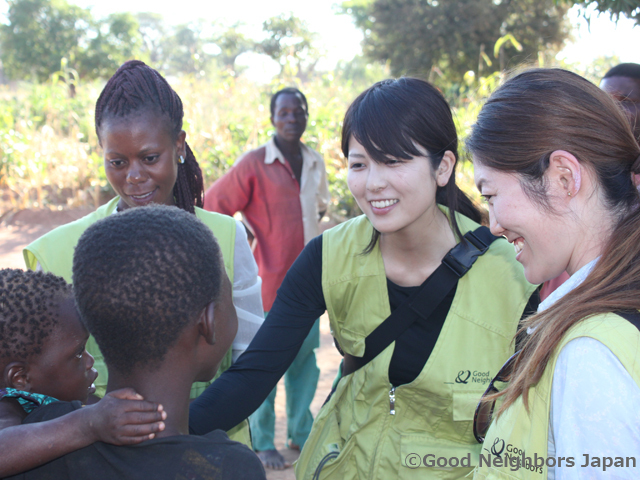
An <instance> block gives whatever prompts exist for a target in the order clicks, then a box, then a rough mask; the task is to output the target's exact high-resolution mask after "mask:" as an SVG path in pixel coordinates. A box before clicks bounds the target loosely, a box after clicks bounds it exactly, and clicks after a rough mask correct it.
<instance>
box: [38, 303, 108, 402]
mask: <svg viewBox="0 0 640 480" xmlns="http://www.w3.org/2000/svg"><path fill="white" fill-rule="evenodd" d="M88 338H89V333H88V332H87V330H86V328H85V327H84V325H83V324H82V323H81V322H80V318H79V317H78V312H77V310H76V307H75V303H74V301H73V299H67V300H64V301H63V302H62V303H60V304H59V306H58V324H57V325H56V327H55V329H54V331H53V332H52V334H51V335H50V336H48V337H47V339H46V340H45V343H44V346H43V348H42V353H41V354H40V355H37V356H35V357H34V358H33V359H32V360H29V383H30V391H31V392H34V393H40V394H43V395H49V396H51V397H54V398H57V399H58V400H62V401H67V402H70V401H72V400H81V401H83V402H85V401H86V399H87V397H88V396H89V394H91V393H94V392H95V387H94V386H93V382H94V381H95V380H96V377H97V376H98V372H97V371H96V370H95V369H94V368H93V357H92V356H91V355H90V354H89V353H87V351H86V350H85V346H86V343H87V339H88Z"/></svg>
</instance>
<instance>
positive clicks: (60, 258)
mask: <svg viewBox="0 0 640 480" xmlns="http://www.w3.org/2000/svg"><path fill="white" fill-rule="evenodd" d="M119 200H120V197H115V198H114V199H112V200H111V201H109V203H107V204H106V205H103V206H101V207H100V208H98V209H97V210H96V211H95V212H93V213H90V214H89V215H87V216H85V217H82V218H81V219H79V220H76V221H74V222H71V223H68V224H66V225H62V226H60V227H58V228H56V229H54V230H52V231H50V232H49V233H47V234H45V235H43V236H42V237H40V238H38V239H37V240H35V241H34V242H33V243H31V244H30V245H29V246H27V247H26V248H25V249H24V250H23V254H24V260H25V263H26V265H27V268H30V269H31V270H35V269H36V267H37V265H38V263H39V264H40V266H41V267H42V270H43V271H45V272H51V273H54V274H55V275H58V276H60V277H62V278H64V279H65V280H66V281H67V282H68V283H71V282H72V268H73V252H74V250H75V247H76V244H77V243H78V240H79V239H80V236H81V235H82V234H83V233H84V231H85V230H86V229H87V228H89V226H91V225H93V224H94V223H95V222H97V221H98V220H100V219H103V218H105V217H108V216H109V215H111V214H112V213H113V212H114V211H115V209H116V207H117V205H118V201H119ZM195 210H196V217H198V219H199V220H200V221H202V223H204V224H205V225H206V226H207V227H209V228H210V229H211V231H212V232H213V233H214V234H215V237H216V239H217V240H218V244H219V245H220V249H221V251H222V257H223V260H224V266H225V269H226V271H227V275H228V276H229V280H230V281H231V283H232V284H233V258H234V247H235V238H236V222H235V220H233V218H231V217H229V216H227V215H221V214H218V213H213V212H207V211H205V210H202V209H201V208H197V207H196V209H195ZM87 352H89V353H90V354H91V355H92V356H93V358H94V359H95V365H94V368H95V369H96V370H97V371H98V378H97V379H96V395H98V396H99V397H102V396H104V394H105V393H106V388H107V379H108V372H107V366H106V365H105V363H104V358H103V356H102V353H100V349H99V348H98V344H97V343H96V341H95V339H94V338H93V336H91V337H89V340H88V341H87ZM231 363H232V358H231V349H230V350H229V351H228V352H227V354H226V355H225V357H224V358H223V359H222V362H221V363H220V368H219V370H218V372H217V373H216V376H215V377H214V378H213V379H212V380H211V381H210V382H196V383H194V384H193V385H192V387H191V394H190V398H191V399H194V398H196V397H198V396H199V395H200V394H201V393H202V392H204V390H205V389H206V388H207V386H209V385H211V383H212V382H213V380H215V379H216V378H218V376H220V374H221V373H222V372H223V371H225V370H226V369H227V368H229V367H230V366H231ZM240 427H241V428H240ZM232 432H233V433H234V434H236V432H237V433H238V434H239V437H238V436H237V437H236V438H234V440H238V441H242V442H243V443H246V444H247V445H249V446H250V445H251V444H250V443H249V430H248V425H247V422H246V421H244V422H243V423H241V424H240V425H238V426H237V427H234V428H233V429H232V430H230V432H229V434H230V435H231V433H232Z"/></svg>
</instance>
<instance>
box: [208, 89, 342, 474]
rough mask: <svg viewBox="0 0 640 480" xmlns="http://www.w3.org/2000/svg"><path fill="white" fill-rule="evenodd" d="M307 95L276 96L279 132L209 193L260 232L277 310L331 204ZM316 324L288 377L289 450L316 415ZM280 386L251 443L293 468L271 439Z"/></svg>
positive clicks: (263, 266)
mask: <svg viewBox="0 0 640 480" xmlns="http://www.w3.org/2000/svg"><path fill="white" fill-rule="evenodd" d="M308 110H309V109H308V106H307V99H306V98H305V96H304V94H303V93H302V92H300V91H299V90H297V89H294V88H285V89H283V90H280V91H279V92H277V93H275V94H274V95H273V97H272V98H271V123H272V124H273V126H274V127H275V129H276V134H275V136H274V137H273V138H272V139H271V140H269V141H268V142H267V143H266V144H265V145H262V146H261V147H259V148H257V149H256V150H252V151H250V152H247V153H245V154H244V155H243V156H241V157H240V158H239V159H238V160H237V161H236V163H235V164H234V166H233V167H232V168H231V170H229V172H227V173H226V174H225V175H224V176H222V177H221V178H220V179H218V180H217V181H216V182H215V183H214V184H213V185H212V186H211V187H210V188H209V190H207V192H206V193H205V201H204V207H205V209H207V210H211V211H215V212H220V213H225V214H227V215H234V214H235V213H236V212H242V214H243V216H244V219H245V221H246V222H247V224H248V225H249V228H250V229H251V231H252V233H253V235H254V236H255V239H256V242H255V249H254V255H255V258H256V262H257V263H258V270H259V275H260V277H262V303H263V305H264V310H265V312H268V311H269V310H270V309H271V305H272V304H273V301H274V300H275V297H276V292H277V290H278V288H279V287H280V284H281V283H282V280H283V279H284V276H285V274H286V273H287V270H289V267H291V265H292V264H293V262H294V261H295V259H296V258H297V257H298V254H299V253H300V252H301V251H302V249H303V248H304V246H305V245H306V243H307V242H309V240H311V239H312V238H313V237H315V236H317V235H318V234H319V233H320V231H319V228H318V222H319V220H320V218H322V215H323V214H324V212H325V210H326V208H327V205H328V203H329V199H330V198H329V189H328V184H327V177H326V171H325V165H324V161H323V159H322V157H321V156H320V154H319V153H318V152H316V151H314V150H312V149H311V148H309V147H307V146H306V145H305V144H304V143H302V142H301V140H300V139H301V137H302V134H303V133H304V131H305V129H306V126H307V119H308V116H309V113H308ZM319 337H320V333H319V326H318V323H317V322H316V325H315V326H314V328H313V329H312V330H311V332H310V333H309V336H308V337H307V339H306V340H305V342H304V344H303V345H302V347H301V349H300V352H299V353H298V355H297V357H296V359H295V360H294V362H293V364H292V365H291V367H289V369H288V370H287V373H286V374H285V388H286V393H287V417H288V418H287V430H288V434H287V436H288V439H289V445H290V447H291V448H301V447H302V446H303V445H304V442H305V441H306V440H307V437H308V435H309V432H310V431H311V425H312V423H313V416H312V415H311V412H310V411H309V406H310V405H311V401H312V400H313V396H314V394H315V390H316V386H317V383H318V377H319V370H318V367H317V365H316V359H315V353H314V349H315V348H318V346H319ZM275 394H276V390H275V389H274V390H273V392H272V393H271V395H269V397H268V398H267V400H265V402H264V403H263V404H262V405H261V406H260V408H258V410H256V412H255V413H254V414H253V415H252V416H251V418H250V423H251V433H252V439H253V447H254V449H255V450H256V452H257V453H258V456H259V457H260V459H261V460H262V462H263V464H264V465H265V467H269V468H274V469H278V470H279V469H282V468H285V467H286V466H287V464H285V461H284V458H283V457H282V455H281V454H280V453H279V452H278V451H277V450H276V448H275V445H274V443H273V438H274V427H275V413H274V401H275Z"/></svg>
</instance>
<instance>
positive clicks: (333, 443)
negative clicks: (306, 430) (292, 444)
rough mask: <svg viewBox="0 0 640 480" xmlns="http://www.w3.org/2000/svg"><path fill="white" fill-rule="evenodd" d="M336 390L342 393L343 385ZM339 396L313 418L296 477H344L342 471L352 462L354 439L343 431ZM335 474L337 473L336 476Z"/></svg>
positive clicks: (340, 394) (297, 465)
mask: <svg viewBox="0 0 640 480" xmlns="http://www.w3.org/2000/svg"><path fill="white" fill-rule="evenodd" d="M336 394H337V395H338V396H342V394H343V391H340V388H339V389H338V390H337V391H336V393H334V397H336ZM336 400H337V397H336ZM336 400H334V398H332V399H331V401H330V402H329V403H327V404H326V405H324V406H323V407H322V408H321V409H320V413H319V414H318V416H317V417H316V419H315V421H314V422H313V428H312V429H311V433H310V434H309V438H308V439H307V441H306V442H305V444H304V448H303V449H302V452H301V453H300V458H299V459H298V461H297V462H296V464H295V472H296V478H297V479H299V480H316V479H325V478H343V477H342V472H343V471H344V469H345V468H348V466H347V465H345V461H347V462H348V461H349V459H350V450H351V449H352V447H353V444H354V442H346V443H345V439H344V438H343V437H342V435H341V434H340V419H339V416H338V407H337V406H336V403H335V402H336ZM333 474H336V475H337V476H335V477H332V475H333ZM345 478H346V477H345Z"/></svg>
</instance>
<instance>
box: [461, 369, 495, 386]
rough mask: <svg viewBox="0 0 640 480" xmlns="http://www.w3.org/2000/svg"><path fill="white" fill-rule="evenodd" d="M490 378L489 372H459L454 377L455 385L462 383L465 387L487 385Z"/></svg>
mask: <svg viewBox="0 0 640 480" xmlns="http://www.w3.org/2000/svg"><path fill="white" fill-rule="evenodd" d="M491 378H492V377H491V374H490V373H489V371H486V372H480V371H478V370H473V371H471V370H460V371H459V372H458V375H457V376H456V379H455V383H463V384H465V385H467V384H469V383H479V384H480V385H484V384H485V383H489V382H490V381H491Z"/></svg>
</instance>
